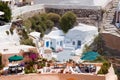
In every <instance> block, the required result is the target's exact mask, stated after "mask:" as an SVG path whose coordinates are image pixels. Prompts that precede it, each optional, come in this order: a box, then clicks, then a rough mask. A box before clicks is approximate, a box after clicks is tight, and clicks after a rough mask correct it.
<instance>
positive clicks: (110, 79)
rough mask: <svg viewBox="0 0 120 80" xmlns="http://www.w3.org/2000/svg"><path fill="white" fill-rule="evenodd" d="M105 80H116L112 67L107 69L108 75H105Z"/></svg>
mask: <svg viewBox="0 0 120 80" xmlns="http://www.w3.org/2000/svg"><path fill="white" fill-rule="evenodd" d="M106 80H118V79H117V76H116V75H115V72H114V69H113V65H112V66H111V67H110V69H109V73H108V74H106Z"/></svg>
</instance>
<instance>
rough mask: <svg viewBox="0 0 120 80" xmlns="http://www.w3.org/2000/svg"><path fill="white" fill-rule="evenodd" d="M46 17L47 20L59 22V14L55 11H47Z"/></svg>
mask: <svg viewBox="0 0 120 80" xmlns="http://www.w3.org/2000/svg"><path fill="white" fill-rule="evenodd" d="M47 18H48V19H49V20H51V21H53V22H54V24H57V23H59V21H60V18H61V17H60V15H59V14H56V13H48V14H47Z"/></svg>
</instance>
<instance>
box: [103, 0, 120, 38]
mask: <svg viewBox="0 0 120 80" xmlns="http://www.w3.org/2000/svg"><path fill="white" fill-rule="evenodd" d="M118 2H119V0H113V3H112V8H109V9H108V10H107V12H106V14H104V16H103V27H101V33H110V34H113V35H116V36H119V37H120V31H119V30H118V29H117V28H116V26H115V25H114V24H113V19H114V16H115V11H116V9H117V6H118Z"/></svg>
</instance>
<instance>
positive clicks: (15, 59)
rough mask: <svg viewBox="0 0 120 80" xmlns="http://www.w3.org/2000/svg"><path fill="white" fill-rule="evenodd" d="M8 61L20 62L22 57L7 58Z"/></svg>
mask: <svg viewBox="0 0 120 80" xmlns="http://www.w3.org/2000/svg"><path fill="white" fill-rule="evenodd" d="M8 60H9V61H10V62H11V61H20V60H23V57H22V56H17V55H14V56H11V57H9V58H8Z"/></svg>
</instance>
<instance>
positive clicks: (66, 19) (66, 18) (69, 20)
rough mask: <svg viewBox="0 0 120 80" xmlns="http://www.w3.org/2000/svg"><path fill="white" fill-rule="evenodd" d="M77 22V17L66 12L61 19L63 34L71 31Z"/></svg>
mask: <svg viewBox="0 0 120 80" xmlns="http://www.w3.org/2000/svg"><path fill="white" fill-rule="evenodd" d="M75 22H76V15H75V14H74V13H73V12H71V11H68V12H66V13H65V14H64V15H63V16H62V18H61V19H60V26H61V29H62V30H63V32H65V33H67V32H68V30H69V29H71V28H72V27H73V26H74V24H75Z"/></svg>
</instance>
